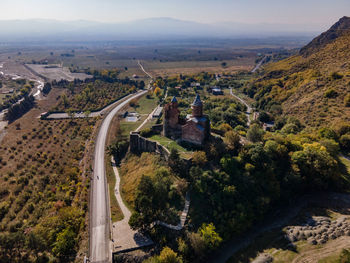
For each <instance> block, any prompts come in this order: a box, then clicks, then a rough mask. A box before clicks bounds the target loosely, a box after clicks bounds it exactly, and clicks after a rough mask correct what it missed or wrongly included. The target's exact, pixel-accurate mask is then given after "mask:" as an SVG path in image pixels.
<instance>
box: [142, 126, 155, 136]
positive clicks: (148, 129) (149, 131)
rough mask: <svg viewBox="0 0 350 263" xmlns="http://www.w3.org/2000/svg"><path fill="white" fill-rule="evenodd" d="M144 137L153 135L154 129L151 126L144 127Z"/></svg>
mask: <svg viewBox="0 0 350 263" xmlns="http://www.w3.org/2000/svg"><path fill="white" fill-rule="evenodd" d="M140 135H141V136H142V137H150V136H152V135H153V130H152V129H151V128H147V129H144V130H142V131H141V132H140Z"/></svg>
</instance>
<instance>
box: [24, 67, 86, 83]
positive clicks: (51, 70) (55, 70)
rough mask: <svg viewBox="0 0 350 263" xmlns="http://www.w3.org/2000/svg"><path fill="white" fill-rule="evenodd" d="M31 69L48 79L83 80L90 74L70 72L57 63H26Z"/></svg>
mask: <svg viewBox="0 0 350 263" xmlns="http://www.w3.org/2000/svg"><path fill="white" fill-rule="evenodd" d="M26 66H27V67H29V68H30V69H31V70H33V71H34V72H36V74H38V75H39V76H43V77H44V78H46V79H49V80H56V81H60V80H62V79H65V80H68V81H73V80H74V79H80V80H85V79H87V78H89V77H91V76H89V75H87V74H85V73H72V72H70V70H69V68H67V67H62V66H61V65H59V64H50V65H41V64H26Z"/></svg>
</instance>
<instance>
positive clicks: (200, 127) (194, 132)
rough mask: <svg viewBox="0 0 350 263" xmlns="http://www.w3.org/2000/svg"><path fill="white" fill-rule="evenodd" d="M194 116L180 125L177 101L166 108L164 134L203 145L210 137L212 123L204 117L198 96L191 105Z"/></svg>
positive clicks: (174, 100) (173, 101) (174, 99)
mask: <svg viewBox="0 0 350 263" xmlns="http://www.w3.org/2000/svg"><path fill="white" fill-rule="evenodd" d="M191 108H192V115H190V116H187V118H186V120H184V121H183V122H182V124H181V123H180V120H179V114H180V111H179V109H178V104H177V100H176V98H175V97H174V98H173V100H172V102H171V103H169V104H167V105H165V107H164V123H163V134H164V136H166V137H169V138H172V139H181V140H182V141H186V142H189V143H193V144H197V145H202V144H203V142H204V141H205V140H206V139H207V138H208V137H209V135H210V123H209V119H208V117H207V116H205V115H203V104H202V101H201V100H200V97H199V95H197V97H196V99H195V100H194V102H193V104H192V105H191Z"/></svg>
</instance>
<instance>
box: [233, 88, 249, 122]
mask: <svg viewBox="0 0 350 263" xmlns="http://www.w3.org/2000/svg"><path fill="white" fill-rule="evenodd" d="M230 93H231V95H232V96H233V97H235V98H236V99H237V100H239V101H240V102H241V103H243V104H244V105H245V106H246V107H247V112H246V113H245V114H246V115H247V119H248V120H247V126H248V127H249V126H250V115H251V114H252V111H253V109H252V107H250V106H249V104H248V103H247V102H246V101H245V100H243V99H241V98H240V97H238V96H237V95H235V94H233V92H232V88H230Z"/></svg>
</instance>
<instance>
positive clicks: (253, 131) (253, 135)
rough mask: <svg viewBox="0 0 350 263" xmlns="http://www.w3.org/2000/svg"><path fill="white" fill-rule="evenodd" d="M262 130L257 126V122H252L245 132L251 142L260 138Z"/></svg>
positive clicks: (262, 133)
mask: <svg viewBox="0 0 350 263" xmlns="http://www.w3.org/2000/svg"><path fill="white" fill-rule="evenodd" d="M263 135H264V131H263V130H262V129H261V128H260V127H259V125H258V124H253V125H252V126H250V128H249V130H248V132H247V138H248V140H249V141H252V142H259V141H261V140H262V138H263Z"/></svg>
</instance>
